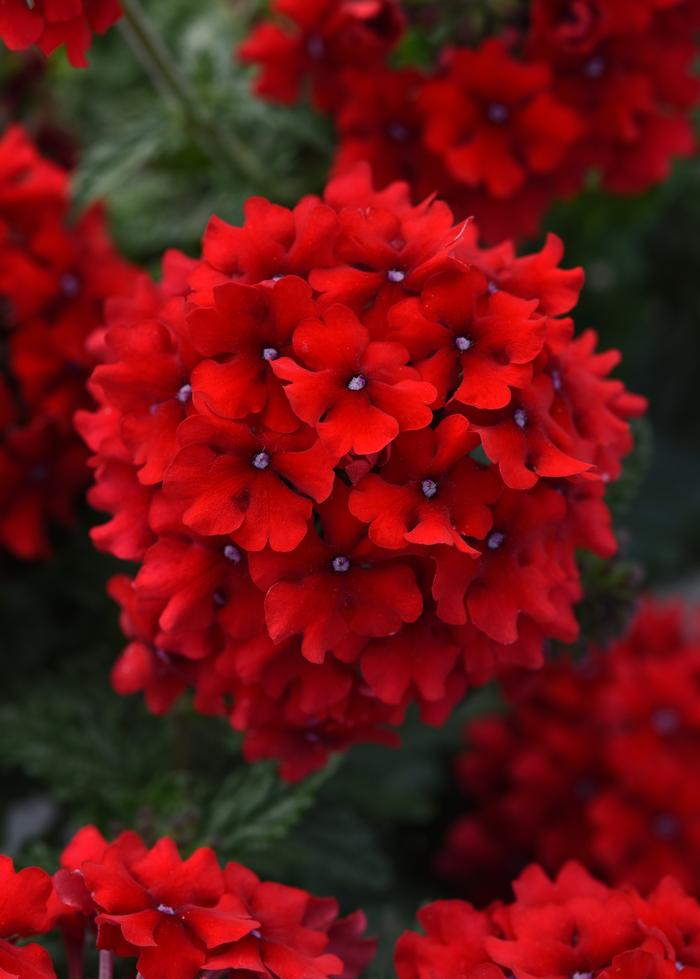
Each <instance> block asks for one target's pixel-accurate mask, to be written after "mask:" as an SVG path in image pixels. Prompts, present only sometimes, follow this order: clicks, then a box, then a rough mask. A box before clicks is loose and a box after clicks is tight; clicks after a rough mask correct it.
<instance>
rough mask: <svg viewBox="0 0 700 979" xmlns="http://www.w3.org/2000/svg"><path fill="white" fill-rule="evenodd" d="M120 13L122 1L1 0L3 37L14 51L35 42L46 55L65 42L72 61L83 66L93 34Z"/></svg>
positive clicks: (112, 22)
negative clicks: (120, 2)
mask: <svg viewBox="0 0 700 979" xmlns="http://www.w3.org/2000/svg"><path fill="white" fill-rule="evenodd" d="M121 15H122V11H121V7H120V5H119V0H0V38H2V40H3V41H4V42H5V44H6V45H7V47H8V48H10V50H11V51H25V50H26V49H27V48H30V47H31V46H32V45H36V46H37V47H38V48H39V49H40V50H41V51H43V52H44V54H47V55H48V54H51V53H52V52H53V51H55V50H56V48H59V47H61V45H65V47H66V54H67V55H68V59H69V61H70V63H71V64H72V65H73V66H74V67H76V68H84V67H85V66H86V65H87V59H86V54H87V51H88V49H89V48H90V45H91V44H92V38H93V35H94V34H104V33H105V31H107V30H109V28H110V27H111V26H112V25H113V24H115V23H116V22H117V21H118V20H119V18H120V17H121Z"/></svg>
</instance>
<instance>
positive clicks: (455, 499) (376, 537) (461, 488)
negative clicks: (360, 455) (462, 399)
mask: <svg viewBox="0 0 700 979" xmlns="http://www.w3.org/2000/svg"><path fill="white" fill-rule="evenodd" d="M476 445H478V439H477V437H476V436H475V435H474V434H473V433H472V432H470V431H469V425H468V423H467V421H466V419H464V418H462V417H461V416H459V415H450V416H448V417H447V418H445V419H444V421H442V422H441V423H440V425H439V426H438V427H437V428H436V429H430V428H426V429H423V430H422V431H420V432H415V433H409V434H407V435H403V436H401V437H400V438H398V439H397V440H396V443H395V444H394V446H393V449H392V453H391V459H390V460H389V462H388V463H387V464H386V466H384V467H383V469H382V476H378V475H374V474H370V475H367V476H365V477H364V479H362V480H360V482H359V484H358V485H357V487H356V488H355V489H354V490H353V493H352V496H351V498H350V511H351V513H352V514H353V516H355V517H357V518H358V519H359V520H362V521H364V522H366V523H368V524H369V525H370V526H369V536H370V538H371V540H372V541H373V542H374V543H375V544H377V545H378V546H379V547H386V548H391V549H394V548H405V547H406V545H407V544H423V545H431V544H448V545H454V546H455V547H456V548H458V549H459V550H460V551H464V552H465V553H466V554H472V555H474V554H478V553H479V552H478V551H476V550H475V549H474V548H473V547H472V546H471V545H470V544H468V543H467V542H466V540H465V538H470V537H477V538H480V539H482V538H484V537H485V536H486V534H487V533H488V531H489V530H490V529H491V525H492V519H493V518H492V514H491V510H490V508H489V504H491V503H495V502H496V500H497V499H498V497H499V496H500V493H501V485H500V482H499V480H498V479H496V478H494V477H495V473H494V471H493V469H480V467H479V466H478V465H477V464H476V463H475V462H474V461H473V460H472V459H470V458H468V453H469V451H470V450H471V449H473V448H475V446H476Z"/></svg>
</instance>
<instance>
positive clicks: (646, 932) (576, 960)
mask: <svg viewBox="0 0 700 979" xmlns="http://www.w3.org/2000/svg"><path fill="white" fill-rule="evenodd" d="M513 890H514V892H515V900H514V901H513V902H511V903H508V904H501V903H498V904H495V905H492V906H491V907H489V908H488V909H487V910H485V911H478V910H476V909H475V908H474V907H473V906H472V905H471V904H467V903H466V902H465V901H436V902H435V903H434V904H429V905H427V906H426V907H424V908H423V909H422V910H421V911H420V912H419V914H418V920H419V922H420V924H421V926H422V927H423V930H424V934H422V935H421V934H417V933H415V932H406V933H404V934H403V935H402V936H401V938H400V939H399V941H398V944H397V946H396V956H395V962H396V972H397V975H398V979H454V977H455V976H460V977H463V979H504V977H506V976H509V977H511V979H513V977H517V979H593V977H595V979H674V977H676V976H677V975H678V973H679V972H681V973H682V974H683V976H685V977H687V979H700V905H698V902H697V901H696V900H695V898H692V897H689V896H688V895H687V894H686V893H685V892H684V891H683V889H682V887H681V886H680V884H679V883H678V882H677V881H676V880H675V879H674V878H673V877H667V878H665V879H664V880H663V881H662V882H661V884H659V886H658V887H657V888H656V889H655V890H654V891H652V892H651V893H650V894H649V896H648V897H642V896H641V895H640V894H639V893H638V891H636V890H634V889H632V888H631V887H629V886H627V887H620V888H610V887H607V886H606V885H605V884H602V883H600V882H599V881H597V880H595V879H594V878H593V877H591V876H590V875H589V874H588V873H587V871H585V870H584V869H583V867H582V866H581V865H580V864H577V863H569V864H567V865H566V866H565V867H564V868H563V869H562V870H561V872H560V873H559V874H558V876H557V877H556V878H555V879H554V880H550V879H549V878H548V877H547V876H546V874H545V873H544V871H543V870H542V869H541V868H540V867H538V866H536V865H535V866H531V867H528V868H527V870H525V871H524V872H523V874H522V875H521V876H520V877H519V879H518V880H517V881H516V882H515V884H514V885H513Z"/></svg>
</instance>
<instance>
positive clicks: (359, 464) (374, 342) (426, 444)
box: [79, 167, 644, 778]
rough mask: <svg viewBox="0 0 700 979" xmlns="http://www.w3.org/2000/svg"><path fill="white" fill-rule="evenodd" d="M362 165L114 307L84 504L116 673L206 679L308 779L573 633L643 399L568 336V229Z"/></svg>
mask: <svg viewBox="0 0 700 979" xmlns="http://www.w3.org/2000/svg"><path fill="white" fill-rule="evenodd" d="M476 235H477V232H476V230H475V228H474V227H473V225H470V224H469V223H464V224H461V225H458V226H455V225H454V224H453V217H452V214H451V212H450V210H449V208H448V207H447V206H446V205H445V204H443V203H440V202H435V201H427V202H426V203H424V204H421V205H419V206H413V205H411V203H410V199H409V190H408V188H407V187H406V186H405V185H402V184H397V185H394V186H393V187H390V188H389V189H388V190H386V191H384V192H383V193H377V192H375V191H374V190H373V189H372V186H371V182H370V176H369V170H368V168H366V167H360V168H359V169H357V170H356V171H354V172H353V173H352V174H351V175H349V176H348V177H347V178H345V179H342V180H338V181H336V182H334V183H332V184H331V185H330V186H329V187H328V189H327V191H326V194H325V199H324V200H320V199H319V198H317V197H307V198H305V199H304V200H302V201H301V203H300V204H299V205H298V206H297V207H295V208H294V209H293V210H287V209H285V208H282V207H279V206H276V205H274V204H270V203H269V202H268V201H266V200H263V199H261V198H256V199H253V200H250V201H249V202H248V204H247V207H246V220H245V223H244V225H243V227H241V228H234V227H230V226H229V225H227V224H225V223H224V222H223V221H221V220H219V219H217V218H213V219H212V222H211V224H210V226H209V229H208V231H207V233H206V236H205V240H204V249H203V257H202V259H201V260H200V261H189V260H187V259H183V258H182V257H180V256H177V255H171V256H169V257H168V258H167V259H166V261H165V265H164V275H163V282H162V284H161V285H159V286H153V285H152V284H150V282H148V281H146V280H144V281H143V283H142V286H141V289H140V291H137V292H135V294H134V295H133V297H131V298H130V299H129V301H125V302H122V303H119V304H113V305H112V307H111V310H110V313H111V319H110V322H109V325H108V328H107V330H106V333H105V337H104V350H105V360H106V362H105V363H104V364H102V365H100V366H98V367H97V368H96V370H95V372H94V374H93V377H92V381H91V389H92V391H93V394H94V396H95V398H96V400H97V402H98V404H99V405H100V409H99V411H97V412H96V413H93V414H84V415H82V416H81V417H80V419H79V427H80V429H81V431H82V433H83V435H84V437H85V438H86V440H87V442H88V444H89V445H90V447H91V448H92V450H93V451H94V453H95V459H94V465H95V467H96V474H97V482H96V487H95V489H94V490H93V492H92V502H93V504H94V505H95V506H96V507H97V508H100V509H103V510H106V511H108V512H110V513H112V514H113V519H112V520H111V521H110V522H109V523H108V524H106V525H105V526H103V527H102V528H100V529H98V530H97V531H96V533H95V540H96V542H97V544H98V545H99V546H100V547H102V548H104V549H106V550H109V551H111V552H112V553H113V554H116V555H117V556H119V557H122V558H127V559H130V560H137V561H140V562H141V569H140V571H139V573H138V574H137V576H136V578H135V579H134V580H133V581H130V580H128V579H127V578H125V577H119V578H117V579H116V580H115V581H114V582H113V584H112V592H113V595H114V597H115V598H116V599H117V600H118V601H119V602H120V604H121V605H122V608H123V626H124V629H125V631H126V633H127V634H128V635H129V636H130V638H131V642H130V644H129V646H128V647H127V649H126V650H125V652H124V654H123V656H122V657H121V659H120V660H119V662H118V663H117V665H116V668H115V670H114V675H113V679H114V685H115V687H116V689H117V690H118V691H120V692H121V693H132V692H135V691H138V690H143V691H144V692H145V695H146V699H147V702H148V704H149V706H150V707H151V709H152V710H154V711H156V712H161V711H165V710H167V709H168V708H169V706H170V705H171V703H172V702H173V700H174V699H175V698H176V697H177V696H178V695H179V694H180V693H181V692H182V691H183V690H184V689H185V688H187V687H188V686H193V687H194V688H195V690H196V703H197V706H198V708H199V709H200V710H202V711H216V712H223V711H227V712H228V713H229V715H230V718H231V722H232V724H233V725H234V727H235V728H237V729H239V730H242V731H245V732H246V741H245V751H246V756H247V757H248V758H249V759H257V758H262V757H270V756H272V757H279V758H281V759H282V760H283V763H284V764H283V772H284V774H285V776H286V777H289V778H297V777H301V776H302V775H304V774H305V773H307V772H308V771H311V770H313V769H314V768H316V767H318V766H320V765H322V764H323V763H324V761H325V758H326V757H327V753H328V751H329V750H334V749H340V750H342V749H344V748H345V747H347V746H348V745H349V744H351V743H353V742H354V741H357V740H367V739H370V738H385V737H386V735H385V734H384V733H382V728H383V727H384V726H386V725H394V724H397V723H399V722H400V720H401V718H402V716H403V713H404V711H405V709H406V707H407V705H408V704H409V703H410V702H412V701H416V702H418V704H419V705H420V707H421V710H422V711H423V716H424V718H425V719H426V720H428V721H430V722H432V723H441V722H442V721H443V720H444V719H445V717H446V716H447V714H448V713H449V712H450V710H451V708H452V707H453V706H454V704H455V703H456V702H457V701H458V700H460V699H461V697H462V696H463V694H464V691H465V689H466V687H467V684H468V683H469V684H471V683H482V682H484V681H485V680H486V679H488V678H490V677H491V676H493V675H494V672H495V671H496V669H497V668H498V667H499V665H500V664H503V663H508V664H511V663H516V664H520V665H523V666H530V667H532V666H539V665H540V663H541V661H542V647H543V642H544V640H545V639H546V638H547V637H557V638H559V639H561V640H563V641H570V640H572V639H574V638H575V636H576V635H577V625H576V621H575V619H574V617H573V614H572V604H573V603H574V602H576V601H577V600H578V598H579V597H580V585H579V575H578V571H577V568H576V565H575V562H574V552H575V549H576V548H577V547H579V546H581V547H588V548H593V549H595V550H596V551H597V552H598V553H600V554H608V555H609V554H611V553H612V552H613V551H614V549H615V541H614V539H613V536H612V534H611V530H610V519H609V514H608V510H607V508H606V505H605V503H604V493H605V485H606V482H608V481H610V480H614V479H616V478H617V476H618V474H619V471H620V459H621V457H622V456H623V455H624V454H625V453H626V452H627V451H628V450H629V449H630V447H631V435H630V430H629V426H628V422H627V419H628V418H629V417H631V416H633V415H636V414H639V413H640V412H641V411H642V410H643V408H644V402H643V400H642V399H639V398H636V397H634V396H632V395H630V394H629V393H627V392H626V391H625V389H624V387H623V385H622V384H621V383H620V382H619V381H614V380H610V379H609V378H608V376H607V375H608V373H609V371H610V370H611V368H612V367H613V366H614V365H615V363H616V362H617V360H618V355H617V354H616V353H615V352H610V353H605V354H599V353H596V352H595V345H596V337H595V334H594V333H592V332H590V331H589V332H587V333H584V334H583V335H581V336H580V337H577V338H574V337H573V324H572V321H571V319H570V318H568V317H566V316H565V314H566V313H567V312H568V311H569V310H570V309H571V308H572V307H573V306H574V304H575V302H576V299H577V296H578V292H579V289H580V286H581V282H582V273H581V271H580V270H571V271H566V270H563V269H561V268H559V261H560V258H561V254H562V247H561V244H560V242H559V241H558V240H557V239H555V238H550V239H549V240H548V242H547V244H546V246H545V247H544V248H543V250H542V251H541V252H538V253H536V254H533V255H529V256H525V257H522V258H516V257H515V254H514V251H513V248H512V246H511V245H510V244H508V243H506V244H504V245H502V246H500V247H499V248H497V249H493V250H490V251H485V250H481V249H480V248H479V247H478V245H477V237H476Z"/></svg>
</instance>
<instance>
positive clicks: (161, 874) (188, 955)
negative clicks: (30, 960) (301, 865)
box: [26, 827, 375, 979]
mask: <svg viewBox="0 0 700 979" xmlns="http://www.w3.org/2000/svg"><path fill="white" fill-rule="evenodd" d="M61 868H62V869H61V870H59V871H58V873H57V874H56V875H55V877H54V885H55V888H56V893H57V896H58V899H59V900H60V902H61V905H60V908H59V914H58V917H57V920H58V924H59V926H60V927H61V928H62V929H63V930H64V934H66V937H67V938H68V939H69V938H70V935H71V928H72V927H74V923H73V921H72V920H71V916H73V918H75V917H78V918H82V919H83V920H86V921H93V922H94V924H95V925H96V927H97V947H98V948H99V949H100V950H101V951H103V952H106V953H111V954H113V955H115V956H117V957H119V958H130V959H135V960H136V967H137V969H138V972H139V974H140V975H142V976H143V979H166V977H168V979H195V977H196V976H199V975H200V974H201V973H202V972H203V971H212V972H218V971H221V972H225V973H228V972H229V970H231V971H236V972H238V971H241V972H245V973H246V974H257V975H260V976H271V975H274V976H276V977H278V979H295V977H298V976H302V975H303V976H307V977H309V979H327V977H330V976H340V977H344V979H357V976H358V975H359V973H360V971H362V969H363V968H364V967H365V966H366V965H367V963H368V962H369V960H370V959H371V958H372V955H373V953H374V946H375V943H374V942H373V941H371V940H370V939H366V938H365V937H364V931H365V929H366V920H365V918H364V915H363V914H362V912H359V911H358V912H355V913H354V914H352V915H350V916H349V917H347V918H339V917H338V905H337V903H336V902H335V901H334V900H333V899H331V898H316V897H313V896H312V895H310V894H308V893H307V892H306V891H303V890H300V889H298V888H294V887H287V886H285V885H283V884H277V883H272V882H261V881H260V880H259V879H258V878H257V877H256V876H255V874H253V873H252V871H250V870H247V869H246V868H245V867H243V866H241V865H240V864H234V863H229V864H228V865H227V866H226V867H224V868H222V867H221V866H220V864H219V862H218V860H217V858H216V855H215V853H214V852H213V850H210V849H208V848H202V849H199V850H196V851H195V852H194V853H193V854H192V855H191V856H190V857H189V858H188V859H187V860H183V859H182V858H181V856H180V854H179V853H178V851H177V848H176V846H175V844H174V843H173V842H172V840H170V839H168V838H165V839H161V840H159V841H158V842H157V843H156V844H155V846H153V847H152V848H151V849H148V848H146V846H145V845H144V843H143V841H142V840H141V839H140V838H139V837H138V836H137V835H136V834H135V833H131V832H127V833H122V834H121V836H119V837H118V838H117V839H116V840H114V842H113V843H108V842H107V841H106V840H105V839H104V837H103V836H102V835H101V834H100V833H99V831H98V830H96V829H95V827H85V828H84V829H82V830H80V831H79V832H78V834H77V835H76V837H75V838H74V839H73V840H72V841H71V843H69V845H68V847H67V848H66V850H65V851H64V853H63V855H62V858H61ZM26 975H27V979H34V974H33V973H32V974H31V975H30V974H29V973H27V974H26ZM37 979H39V977H38V975H37Z"/></svg>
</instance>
